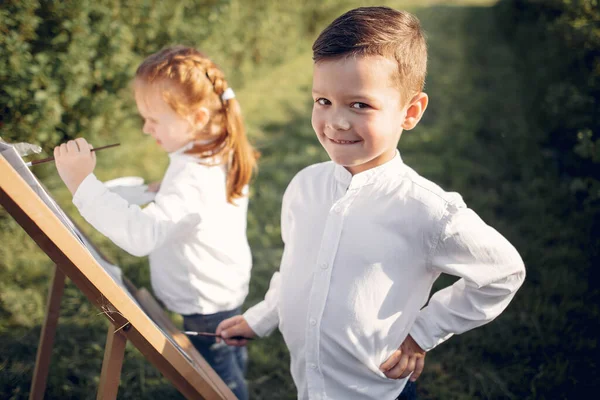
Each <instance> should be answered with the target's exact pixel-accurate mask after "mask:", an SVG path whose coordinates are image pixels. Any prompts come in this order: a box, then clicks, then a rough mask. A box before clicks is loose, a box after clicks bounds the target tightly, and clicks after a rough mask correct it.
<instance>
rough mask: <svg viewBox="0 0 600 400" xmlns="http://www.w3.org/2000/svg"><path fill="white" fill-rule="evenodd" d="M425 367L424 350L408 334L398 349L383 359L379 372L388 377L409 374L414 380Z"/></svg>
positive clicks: (403, 376)
mask: <svg viewBox="0 0 600 400" xmlns="http://www.w3.org/2000/svg"><path fill="white" fill-rule="evenodd" d="M423 367H425V350H423V349H422V348H421V346H419V345H418V344H417V342H415V340H414V339H413V338H412V336H410V335H408V336H407V337H406V339H405V340H404V342H402V344H401V345H400V347H399V348H398V350H396V351H395V352H394V354H392V355H391V356H390V358H388V359H387V360H385V362H384V363H383V364H381V366H380V367H379V369H380V370H381V372H383V373H384V375H385V376H387V377H388V378H390V379H403V378H406V377H407V376H409V375H410V374H411V373H412V375H411V377H410V380H411V381H412V382H414V381H416V380H417V379H418V378H419V376H420V375H421V372H423Z"/></svg>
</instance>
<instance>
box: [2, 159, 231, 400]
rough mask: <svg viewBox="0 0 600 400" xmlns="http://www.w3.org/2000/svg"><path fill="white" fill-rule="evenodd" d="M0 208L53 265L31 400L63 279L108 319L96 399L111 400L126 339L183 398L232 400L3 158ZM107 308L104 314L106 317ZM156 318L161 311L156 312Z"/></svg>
mask: <svg viewBox="0 0 600 400" xmlns="http://www.w3.org/2000/svg"><path fill="white" fill-rule="evenodd" d="M0 204H1V205H2V206H3V207H4V208H5V209H6V211H7V212H8V213H9V214H10V215H11V216H12V217H13V218H14V219H15V220H16V221H17V222H18V223H19V225H21V227H22V228H23V229H24V230H25V232H26V233H27V234H28V235H29V236H30V237H31V238H32V239H33V240H34V241H35V242H36V243H37V244H38V246H39V247H40V248H41V249H42V250H43V251H44V252H45V253H46V254H47V255H48V257H50V259H51V260H52V261H53V262H54V263H55V264H56V270H55V274H54V277H53V280H52V284H51V286H50V290H49V301H48V305H47V313H46V321H45V323H44V327H43V330H42V335H41V339H40V347H39V349H38V354H37V358H36V367H35V371H34V378H33V382H32V392H31V395H30V398H31V399H34V398H35V399H38V398H42V397H43V392H44V390H45V386H46V379H47V373H48V367H49V365H50V354H51V350H52V345H53V341H54V335H55V332H56V326H57V324H58V313H59V309H60V298H61V297H62V292H63V288H64V284H65V278H66V277H69V278H70V279H71V281H72V282H73V283H74V284H75V285H76V286H77V287H78V288H79V289H80V290H81V291H82V292H83V293H84V294H85V295H86V297H87V298H88V300H89V301H91V302H92V304H94V305H95V306H96V307H98V308H99V309H101V310H102V311H105V312H104V314H105V315H106V317H107V318H108V319H110V320H111V321H110V322H111V325H110V327H109V334H108V336H107V345H106V347H105V356H104V362H103V366H102V373H101V379H100V387H99V390H98V398H102V399H113V398H116V394H117V390H118V384H119V376H120V369H121V365H122V360H123V353H124V349H125V343H126V341H127V340H129V341H130V342H131V343H132V344H133V345H134V346H135V347H136V348H137V349H138V350H139V351H140V352H141V353H142V354H143V355H144V356H145V357H146V358H147V359H148V360H149V361H150V362H151V363H152V364H153V365H154V366H155V367H156V368H157V369H158V370H159V371H160V372H161V373H162V374H163V375H164V376H165V377H166V378H167V379H169V380H170V381H171V383H173V385H174V386H175V387H176V388H177V389H178V390H179V391H180V392H181V394H183V395H184V396H185V397H186V398H188V399H208V400H213V399H215V400H217V399H219V400H220V399H231V400H234V399H235V395H234V394H233V392H231V390H230V389H229V388H228V387H227V385H225V383H224V382H223V381H222V380H221V379H220V378H219V376H218V375H217V374H216V372H215V371H214V370H213V369H212V368H211V367H210V366H209V365H208V363H206V361H205V360H204V359H203V358H202V356H200V354H199V353H198V352H197V351H196V350H195V349H194V348H193V346H192V345H191V342H190V341H189V340H188V339H187V337H185V335H183V334H181V333H180V332H179V331H178V330H177V329H175V327H174V326H173V324H172V323H170V322H167V321H162V322H161V324H163V326H161V328H162V329H163V331H164V332H167V334H168V335H170V336H171V338H172V339H173V341H175V342H176V343H177V344H178V345H179V346H180V347H181V348H183V349H184V350H185V352H186V355H187V357H186V355H184V354H182V352H181V351H180V349H178V348H177V347H176V346H175V345H174V344H173V343H172V342H171V341H170V340H169V338H167V337H166V336H165V333H164V332H163V331H161V329H159V328H158V327H157V325H155V322H153V321H152V320H151V319H150V317H149V316H148V314H146V312H144V310H142V309H140V306H138V303H136V301H134V300H133V299H132V298H131V297H130V296H129V295H128V294H126V293H125V292H124V289H123V287H122V286H120V285H119V284H118V283H117V282H115V281H114V280H113V279H112V278H111V277H110V276H109V275H108V274H107V272H106V271H105V270H104V268H103V267H102V266H101V265H100V264H98V262H97V261H96V259H95V258H94V257H93V256H92V255H91V254H90V253H89V251H87V249H85V247H84V246H83V245H82V244H81V243H80V242H79V241H78V240H77V239H76V237H75V236H74V235H73V234H72V233H71V231H70V230H69V229H68V228H67V227H66V226H65V225H64V224H63V223H62V222H61V221H60V220H59V219H58V217H57V216H56V215H54V213H53V212H52V211H51V210H50V209H49V208H48V206H47V205H46V204H45V203H44V202H43V201H42V199H41V198H40V197H39V196H38V195H37V194H36V193H35V192H34V191H33V189H32V188H31V187H30V186H29V185H28V184H27V182H25V181H24V180H23V179H22V178H21V176H20V175H19V174H18V173H17V172H16V171H15V170H14V168H13V167H12V166H11V165H10V163H9V162H8V161H7V160H6V159H4V157H0ZM133 293H134V294H135V292H133ZM144 302H145V304H146V305H144ZM151 303H152V301H150V300H149V299H148V298H147V296H146V297H144V300H143V302H140V305H142V307H143V308H147V307H148V304H150V306H152V304H151ZM107 308H108V311H109V312H106V311H107ZM159 310H160V307H159ZM155 311H156V310H155ZM161 313H162V310H160V311H159V312H158V314H161ZM163 315H164V313H163ZM154 318H155V319H156V315H155V316H154ZM167 320H168V318H167ZM169 323H170V325H169Z"/></svg>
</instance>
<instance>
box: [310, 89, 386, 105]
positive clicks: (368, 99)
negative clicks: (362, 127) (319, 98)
mask: <svg viewBox="0 0 600 400" xmlns="http://www.w3.org/2000/svg"><path fill="white" fill-rule="evenodd" d="M312 94H313V95H323V93H322V92H320V91H319V90H316V89H313V90H312ZM341 97H343V98H345V99H352V100H359V101H360V100H364V101H365V102H366V103H378V102H379V100H377V98H375V97H373V96H369V95H368V94H362V93H344V94H343V95H342V96H341Z"/></svg>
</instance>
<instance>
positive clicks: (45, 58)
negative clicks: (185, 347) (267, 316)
mask: <svg viewBox="0 0 600 400" xmlns="http://www.w3.org/2000/svg"><path fill="white" fill-rule="evenodd" d="M375 4H386V5H390V6H393V7H396V8H401V9H408V10H410V11H412V12H414V13H415V14H416V15H417V16H418V17H419V18H420V19H421V21H422V24H423V26H424V28H425V30H426V31H427V34H428V40H429V48H430V68H429V76H428V79H427V86H426V91H427V92H428V94H429V95H430V99H431V103H430V106H429V108H428V110H427V113H426V114H425V117H424V119H423V121H422V122H421V124H420V125H419V126H418V127H417V129H416V130H414V131H412V132H407V133H406V134H405V135H404V137H403V139H402V140H401V142H400V146H399V148H400V151H401V152H402V154H403V158H404V159H405V161H406V162H407V163H408V164H410V165H411V166H413V167H414V168H415V169H416V170H417V171H418V172H420V173H421V174H422V175H424V176H425V177H427V178H429V179H432V180H434V181H436V182H438V183H440V184H441V185H442V186H443V187H444V188H446V189H447V190H452V191H458V192H460V193H462V194H463V197H464V198H465V200H466V201H467V203H468V204H469V205H470V206H471V207H472V208H473V209H475V211H476V212H478V213H479V214H480V215H481V216H482V217H483V219H484V220H485V221H486V222H488V223H489V224H491V225H493V226H495V227H496V228H497V229H498V230H499V231H500V232H501V233H502V234H504V235H505V236H506V237H507V238H508V239H509V240H510V241H511V242H512V243H514V245H515V246H516V247H517V249H518V250H519V251H520V252H521V254H522V256H523V258H524V260H525V263H526V266H527V272H528V275H527V280H526V282H525V284H524V286H523V288H522V289H521V290H520V291H519V292H518V294H517V296H516V297H515V299H514V301H513V302H512V303H511V305H510V306H509V308H508V309H507V311H506V312H505V313H503V314H502V315H501V316H500V317H499V318H498V319H497V320H496V321H494V322H492V323H491V324H489V325H486V326H485V327H482V328H479V329H476V330H474V331H471V332H468V333H465V334H463V335H460V336H456V337H454V338H452V339H451V340H449V341H448V342H446V343H445V344H443V345H442V346H440V347H439V348H436V349H435V350H434V351H432V352H431V353H430V354H429V355H428V356H427V360H426V370H425V372H424V374H423V375H422V377H421V379H420V380H419V384H418V390H419V394H420V396H421V398H424V399H475V398H477V399H479V398H482V399H483V398H486V399H579V398H587V397H588V393H594V390H596V391H597V389H599V386H600V385H599V381H600V377H599V376H598V375H599V374H598V371H599V370H598V365H597V364H598V357H597V356H596V354H597V340H598V332H599V330H598V328H599V321H600V316H599V310H598V308H599V300H600V296H599V290H598V278H599V272H598V271H599V267H600V260H599V231H600V218H599V217H600V212H599V210H600V183H599V182H600V168H599V167H598V163H599V161H600V153H599V150H598V146H599V142H598V133H599V132H600V118H598V117H599V116H600V105H599V102H598V99H599V95H600V6H599V2H598V0H501V1H493V0H470V1H469V0H455V1H436V0H422V1H417V0H414V1H409V0H407V1H401V0H396V1H379V2H377V3H375V2H372V1H367V0H365V1H356V0H347V1H344V0H328V1H318V0H305V1H302V2H283V1H282V2H280V1H274V0H271V1H269V0H246V1H242V0H205V1H191V0H182V1H178V2H176V3H170V2H162V1H154V0H128V1H124V0H97V1H92V0H81V1H61V2H59V1H41V0H4V1H2V2H1V3H0V110H1V114H0V137H2V138H3V139H4V140H6V141H9V142H15V141H28V142H32V143H38V144H40V145H41V146H42V147H43V149H44V150H45V152H46V153H47V154H50V153H51V149H52V148H53V147H54V146H55V145H56V144H58V143H61V142H63V141H65V140H67V139H69V138H73V137H76V136H84V137H86V138H87V139H88V140H89V141H91V142H92V143H93V144H94V145H96V146H101V145H104V144H108V143H113V142H117V141H118V142H121V143H122V146H121V147H119V148H117V149H114V150H111V151H107V152H103V153H101V154H99V156H98V167H97V171H96V172H97V175H98V176H99V177H100V179H111V178H116V177H119V176H124V175H138V176H143V177H144V178H145V179H146V180H148V181H152V180H158V179H160V177H161V175H162V172H163V171H164V168H165V167H166V161H167V160H166V156H165V155H164V154H162V153H161V151H160V150H159V149H158V148H157V147H156V145H155V144H154V143H153V141H152V140H149V139H147V138H145V137H143V136H142V135H141V130H140V128H141V124H140V122H139V118H138V117H137V115H136V113H135V105H134V103H133V100H132V96H131V91H130V87H129V82H130V80H131V77H132V76H133V73H134V71H135V68H136V67H137V64H138V63H139V62H140V61H141V60H142V59H143V58H144V57H145V56H147V55H148V54H150V53H153V52H155V51H157V50H159V49H160V48H162V47H164V46H166V45H170V44H176V43H181V44H187V45H192V46H195V47H197V48H199V49H201V50H203V51H205V52H206V53H207V54H209V55H210V56H211V57H212V58H213V59H214V60H215V61H216V62H217V63H218V64H219V65H220V66H221V67H222V68H223V70H224V71H225V72H226V74H227V75H228V77H229V80H230V84H231V86H232V87H233V88H234V89H236V91H237V93H238V98H239V100H240V102H241V105H242V108H243V110H244V114H245V118H246V122H247V126H248V131H249V133H250V136H251V139H252V140H253V142H254V143H255V144H256V146H257V147H258V148H259V149H260V150H261V152H262V153H263V157H262V158H261V160H260V169H259V175H258V177H257V178H256V179H255V181H254V182H253V185H252V192H251V206H250V213H249V221H248V236H249V239H250V241H251V246H252V249H253V255H254V269H253V276H252V282H251V293H250V295H249V296H248V299H247V301H246V304H245V306H246V307H248V306H251V305H253V304H255V303H256V302H258V301H260V299H261V298H262V296H263V295H264V293H265V291H266V288H267V285H268V282H269V278H270V276H271V274H272V273H273V271H274V270H276V269H277V267H278V264H279V258H280V256H281V252H282V249H281V246H282V245H281V240H280V237H279V234H280V231H279V208H280V205H281V196H282V194H283V190H284V189H285V187H286V185H287V183H288V182H289V180H290V179H291V178H292V176H293V175H294V174H295V173H296V172H297V171H298V170H300V169H301V168H302V167H304V166H306V165H308V164H310V163H314V162H317V161H322V160H325V159H327V155H326V154H325V153H324V151H323V150H322V149H321V147H320V145H319V143H318V141H317V140H316V139H315V138H314V137H313V135H314V134H313V132H312V128H311V126H310V111H311V106H312V100H311V98H310V85H311V72H312V71H311V68H312V66H311V52H310V47H311V44H312V41H313V40H314V38H315V37H316V35H317V34H318V32H319V31H320V30H321V29H322V28H324V27H325V26H326V25H327V23H328V22H330V21H331V20H332V19H333V18H335V17H336V16H337V15H339V14H340V13H341V12H343V11H346V10H348V9H350V8H353V7H356V6H359V5H375ZM35 173H36V175H37V176H38V177H39V178H40V179H41V180H42V181H43V182H44V184H45V185H46V186H47V187H48V188H49V190H50V191H51V192H52V193H53V195H54V196H55V197H56V198H57V200H58V201H59V203H60V204H61V205H62V206H63V208H64V209H65V210H67V211H68V212H69V214H70V215H71V216H72V217H73V219H74V220H75V221H76V222H78V223H79V224H80V225H82V227H83V229H84V231H85V232H86V233H87V234H88V235H89V236H90V237H91V238H92V240H94V241H95V242H96V243H97V244H98V245H99V247H100V248H101V249H102V250H103V252H104V253H106V254H107V255H108V256H109V258H110V259H111V260H112V261H113V262H115V263H117V264H118V265H120V266H121V267H122V268H123V271H124V273H125V274H126V275H127V276H128V277H129V278H130V279H131V280H132V281H133V282H134V283H135V284H136V285H137V286H138V287H148V288H149V286H150V284H149V276H148V268H147V260H145V259H139V258H134V257H132V256H130V255H128V254H125V253H124V252H123V251H121V250H119V249H118V248H116V247H115V246H114V245H112V244H111V243H110V242H109V241H108V240H107V239H105V238H103V237H102V236H101V235H99V234H98V233H96V232H95V231H94V230H93V229H92V228H91V227H90V226H89V225H87V224H86V223H85V222H84V221H82V220H81V218H79V217H78V215H77V213H76V211H75V210H74V208H73V206H72V205H71V204H70V198H69V196H68V193H67V191H66V189H65V188H64V186H63V185H62V183H61V182H60V180H59V179H58V177H57V174H56V171H55V169H54V166H53V165H52V164H47V165H40V166H38V167H36V169H35ZM52 268H53V266H52V263H51V262H50V261H49V259H48V258H47V257H46V256H45V254H44V253H43V252H41V250H39V249H38V248H37V246H36V245H35V243H34V242H33V241H32V240H31V239H30V238H29V237H28V236H27V235H26V234H25V233H24V232H23V230H22V229H21V228H20V227H19V226H18V225H17V224H16V223H15V222H14V221H13V220H12V218H11V217H10V216H9V215H7V214H6V212H5V211H4V210H3V209H0V398H2V399H22V398H26V397H27V396H28V392H29V384H30V381H31V377H32V373H33V368H34V362H35V352H36V347H37V342H38V339H39V335H40V329H41V324H42V323H43V317H44V312H45V301H46V295H47V289H48V279H49V276H50V273H51V271H52ZM450 282H452V278H449V277H442V279H440V280H439V281H438V283H437V285H436V287H435V288H434V289H435V290H437V289H438V288H440V287H441V286H444V285H447V284H448V283H450ZM175 320H176V322H179V321H177V319H176V318H175ZM105 333H106V319H105V318H104V317H103V316H101V315H98V310H96V309H95V308H94V307H93V306H91V304H90V303H89V302H88V301H87V300H86V299H85V298H84V297H83V296H82V294H81V293H79V291H78V290H77V288H76V287H74V286H73V285H72V284H69V285H68V286H67V289H66V292H65V296H64V298H63V301H62V309H61V317H60V326H59V331H58V334H57V340H56V343H55V351H54V354H53V359H52V368H51V371H50V376H49V381H48V390H47V398H61V399H68V398H73V399H83V398H95V391H96V387H97V384H98V381H99V372H100V368H101V362H102V356H103V348H104V341H105ZM249 351H250V366H249V372H248V381H249V386H250V390H251V394H252V398H254V399H293V398H295V393H296V392H295V388H294V385H293V382H292V380H291V377H290V374H289V367H288V363H289V356H288V354H287V350H286V348H285V346H284V344H283V341H282V339H281V336H280V335H279V334H274V335H272V336H271V337H269V338H267V339H264V340H259V341H256V342H254V343H252V344H251V345H250V346H249ZM126 352H127V354H126V358H125V364H124V367H123V372H122V380H121V386H120V390H119V398H123V399H125V398H131V399H142V398H143V399H146V398H147V399H150V398H152V399H156V398H160V399H175V398H181V396H180V395H179V394H178V393H177V392H176V391H175V389H173V387H172V386H171V385H170V384H169V382H168V381H167V380H166V379H164V378H163V377H162V376H161V375H160V373H158V372H157V370H156V369H154V367H153V366H152V365H150V364H149V363H148V362H146V361H145V359H144V358H143V357H142V356H141V354H140V353H139V352H138V351H137V350H136V349H135V348H133V346H131V345H128V347H127V350H126Z"/></svg>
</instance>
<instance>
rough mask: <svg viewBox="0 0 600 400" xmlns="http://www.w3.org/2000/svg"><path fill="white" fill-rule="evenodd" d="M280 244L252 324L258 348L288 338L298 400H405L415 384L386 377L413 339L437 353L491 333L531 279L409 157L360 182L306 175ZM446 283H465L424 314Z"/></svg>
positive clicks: (324, 170) (287, 201) (322, 173)
mask: <svg viewBox="0 0 600 400" xmlns="http://www.w3.org/2000/svg"><path fill="white" fill-rule="evenodd" d="M281 232H282V238H283V241H284V244H285V249H284V253H283V257H282V261H281V267H280V271H279V272H276V273H275V274H274V276H273V278H272V280H271V283H270V287H269V290H268V292H267V294H266V296H265V300H264V301H263V302H261V303H259V304H257V305H255V306H254V307H252V308H250V309H249V310H248V311H246V313H245V314H244V317H245V319H246V320H247V322H248V324H249V325H250V327H251V328H252V329H253V330H254V331H255V332H256V333H257V334H258V335H259V336H264V335H267V334H269V333H270V332H271V331H272V330H273V329H275V327H277V326H279V329H280V331H281V332H282V334H283V337H284V339H285V342H286V344H287V346H288V348H289V350H290V354H291V372H292V376H293V378H294V382H295V384H296V386H297V389H298V398H299V399H309V398H310V399H389V400H392V399H395V398H396V396H398V394H399V393H400V392H401V390H402V388H403V387H404V385H405V384H406V381H407V379H402V380H392V379H388V378H387V377H385V375H383V373H382V372H381V371H380V370H379V366H380V365H381V364H382V363H383V362H384V361H385V360H386V359H387V358H388V357H389V356H390V355H391V354H392V353H393V352H394V351H395V350H396V349H398V347H399V346H400V344H401V343H402V342H403V341H404V339H405V338H406V336H407V335H408V334H410V335H411V336H412V337H413V338H414V339H415V341H416V342H417V343H418V344H419V345H420V346H421V347H422V348H423V349H425V350H431V349H432V348H434V347H435V346H437V345H438V344H440V343H441V342H443V341H444V340H446V339H448V338H449V337H450V336H452V335H453V334H459V333H462V332H465V331H467V330H469V329H472V328H475V327H477V326H480V325H483V324H485V323H487V322H490V321H491V320H493V319H494V318H495V317H497V316H498V315H499V314H500V313H501V312H502V311H503V310H504V308H506V306H507V305H508V303H509V302H510V300H511V299H512V298H513V296H514V294H515V292H516V290H517V289H518V288H519V287H520V286H521V284H522V282H523V280H524V278H525V268H524V265H523V262H522V260H521V257H520V256H519V254H518V253H517V251H516V250H515V249H514V247H513V246H512V245H511V244H510V243H509V242H508V241H507V240H506V239H505V238H504V237H502V236H501V235H500V234H499V233H498V232H497V231H496V230H494V229H493V228H491V227H490V226H488V225H486V224H485V223H484V222H483V221H482V220H481V219H480V218H479V217H478V216H477V215H476V214H475V213H474V212H473V211H472V210H470V209H468V208H466V206H465V204H464V202H463V201H462V198H461V197H460V196H459V195H458V194H456V193H447V192H444V191H443V190H442V189H441V188H439V187H438V186H437V185H435V184H433V183H432V182H430V181H428V180H426V179H424V178H423V177H421V176H419V175H418V174H417V173H416V172H415V171H414V170H412V169H411V168H409V167H408V166H406V165H405V164H404V163H403V162H402V160H401V158H400V155H399V154H397V155H396V157H395V158H394V159H393V160H392V161H390V162H388V163H386V164H384V165H381V166H379V167H377V168H374V169H371V170H368V171H365V172H363V173H360V174H357V175H355V176H352V175H351V174H350V173H349V172H348V171H347V170H346V169H345V168H343V167H341V166H339V165H336V164H334V163H332V162H326V163H321V164H316V165H313V166H310V167H308V168H306V169H304V170H303V171H301V172H300V173H298V174H297V175H296V177H295V178H294V179H293V180H292V182H291V183H290V184H289V186H288V188H287V190H286V193H285V195H284V199H283V205H282V215H281ZM441 273H448V274H451V275H455V276H459V277H461V279H460V280H458V281H457V282H456V283H455V284H454V285H452V286H450V287H447V288H445V289H442V290H440V291H438V292H437V293H435V294H434V295H433V296H432V298H431V300H430V301H429V304H428V305H427V306H426V307H425V308H423V309H421V308H422V307H423V306H424V305H425V304H426V302H427V300H428V298H429V294H430V290H431V287H432V285H433V283H434V281H435V280H436V279H437V278H438V276H439V275H440V274H441Z"/></svg>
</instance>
